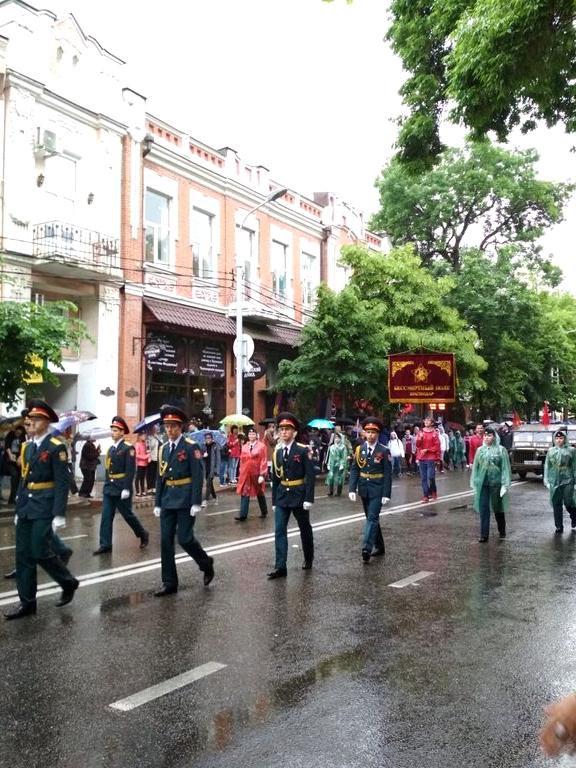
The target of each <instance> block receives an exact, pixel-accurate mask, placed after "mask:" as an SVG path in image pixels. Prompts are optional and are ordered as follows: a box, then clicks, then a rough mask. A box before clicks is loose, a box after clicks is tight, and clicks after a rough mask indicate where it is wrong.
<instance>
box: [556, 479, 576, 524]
mask: <svg viewBox="0 0 576 768" xmlns="http://www.w3.org/2000/svg"><path fill="white" fill-rule="evenodd" d="M573 490H574V489H573V486H572V483H568V484H567V485H559V486H558V488H556V490H555V491H554V494H553V496H552V509H553V511H554V525H555V526H556V528H563V527H564V507H566V511H567V512H568V514H569V515H570V520H571V521H572V526H575V525H576V508H574V507H573V506H572V505H573Z"/></svg>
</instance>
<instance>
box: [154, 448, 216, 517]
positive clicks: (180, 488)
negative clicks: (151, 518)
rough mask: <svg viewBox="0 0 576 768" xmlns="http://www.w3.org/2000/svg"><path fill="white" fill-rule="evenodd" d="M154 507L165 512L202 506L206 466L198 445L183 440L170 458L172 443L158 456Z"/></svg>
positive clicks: (161, 449)
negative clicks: (165, 510)
mask: <svg viewBox="0 0 576 768" xmlns="http://www.w3.org/2000/svg"><path fill="white" fill-rule="evenodd" d="M158 462H159V463H158V477H157V480H156V500H155V502H154V503H155V506H157V507H161V508H162V509H190V507H192V506H198V507H199V506H200V503H201V502H202V482H203V480H204V462H203V460H202V451H201V450H200V446H199V445H198V443H195V442H194V441H193V440H190V439H188V438H183V437H181V438H180V439H179V441H178V444H177V445H176V448H175V449H174V452H173V453H172V456H170V443H164V445H163V446H162V447H161V448H160V452H159V454H158Z"/></svg>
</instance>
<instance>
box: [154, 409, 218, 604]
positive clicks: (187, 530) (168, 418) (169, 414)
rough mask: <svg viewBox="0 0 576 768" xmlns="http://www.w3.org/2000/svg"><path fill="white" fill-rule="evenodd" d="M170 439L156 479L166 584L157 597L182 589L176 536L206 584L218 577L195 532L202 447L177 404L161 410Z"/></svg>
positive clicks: (155, 503) (198, 504)
mask: <svg viewBox="0 0 576 768" xmlns="http://www.w3.org/2000/svg"><path fill="white" fill-rule="evenodd" d="M160 413H161V416H162V423H163V424H164V428H165V430H166V434H167V435H168V442H166V443H164V445H163V446H162V448H161V449H160V466H159V472H158V479H157V481H156V496H155V500H154V515H155V516H156V517H159V518H160V536H161V549H160V557H161V564H162V571H161V573H162V587H161V589H159V590H158V591H157V592H155V593H154V595H155V597H166V596H167V595H173V594H175V593H176V592H177V591H178V571H177V570H176V559H175V547H174V538H175V537H176V534H177V535H178V543H179V544H180V546H181V547H182V549H183V550H184V551H185V552H187V553H188V554H189V555H190V557H191V558H192V559H193V560H194V561H195V562H196V564H197V565H198V567H199V568H200V570H201V571H202V572H203V573H204V585H205V586H208V584H210V582H211V581H212V579H213V578H214V560H213V558H212V557H209V555H207V554H206V552H205V551H204V550H203V549H202V547H201V545H200V542H199V541H198V540H197V539H196V537H195V536H194V523H195V521H196V515H197V514H198V513H199V512H200V509H201V507H200V504H201V502H202V476H203V465H202V450H201V448H200V446H199V445H198V444H197V443H195V442H193V441H192V440H190V439H189V438H185V437H184V436H183V434H182V430H183V427H184V424H185V423H186V414H185V413H184V412H183V411H181V410H180V408H176V407H175V406H171V405H165V406H164V407H163V408H162V410H161V412H160Z"/></svg>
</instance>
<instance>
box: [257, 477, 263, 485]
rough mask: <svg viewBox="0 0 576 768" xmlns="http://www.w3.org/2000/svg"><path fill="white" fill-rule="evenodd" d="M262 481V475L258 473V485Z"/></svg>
mask: <svg viewBox="0 0 576 768" xmlns="http://www.w3.org/2000/svg"><path fill="white" fill-rule="evenodd" d="M263 482H264V477H263V476H262V475H258V485H260V484H262V483H263Z"/></svg>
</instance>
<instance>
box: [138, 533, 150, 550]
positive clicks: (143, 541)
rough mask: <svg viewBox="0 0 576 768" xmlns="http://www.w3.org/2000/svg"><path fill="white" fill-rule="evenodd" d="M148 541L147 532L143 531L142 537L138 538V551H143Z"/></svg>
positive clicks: (148, 535)
mask: <svg viewBox="0 0 576 768" xmlns="http://www.w3.org/2000/svg"><path fill="white" fill-rule="evenodd" d="M149 541H150V534H149V533H148V531H144V533H143V534H142V536H140V549H144V548H145V547H147V546H148V542H149Z"/></svg>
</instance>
